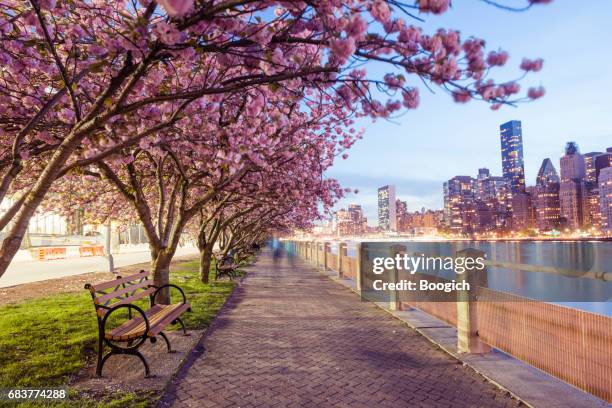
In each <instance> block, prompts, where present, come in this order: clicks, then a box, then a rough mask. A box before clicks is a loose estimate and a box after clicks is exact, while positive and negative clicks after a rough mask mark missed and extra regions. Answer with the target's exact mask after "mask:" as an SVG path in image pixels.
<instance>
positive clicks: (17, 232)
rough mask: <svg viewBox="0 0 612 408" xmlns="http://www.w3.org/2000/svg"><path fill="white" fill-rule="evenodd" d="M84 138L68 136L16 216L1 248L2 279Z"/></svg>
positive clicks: (0, 268) (0, 273) (0, 274)
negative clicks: (29, 228) (59, 175)
mask: <svg viewBox="0 0 612 408" xmlns="http://www.w3.org/2000/svg"><path fill="white" fill-rule="evenodd" d="M84 136H85V135H84V134H83V136H74V135H71V136H68V138H67V139H66V140H64V142H63V143H62V144H61V145H60V146H59V147H58V148H57V151H56V152H55V153H54V154H53V156H52V158H51V160H50V162H49V163H48V164H47V166H46V167H45V170H44V171H43V172H42V174H41V175H40V176H39V177H38V180H37V181H36V184H34V187H33V188H32V191H31V192H29V193H28V194H27V196H26V198H25V201H24V203H23V206H22V208H21V211H20V212H19V213H18V214H16V215H15V217H14V219H13V221H14V223H13V227H12V228H11V229H10V231H9V232H8V234H7V237H6V238H5V239H4V241H3V242H2V247H0V277H2V275H4V272H6V270H7V268H8V266H9V265H10V263H11V261H12V260H13V257H14V256H15V254H16V253H17V251H18V250H19V247H20V246H21V240H22V239H23V236H24V234H25V232H26V230H27V229H28V225H29V223H30V219H31V218H32V216H33V215H34V213H35V212H36V209H37V208H38V206H39V205H40V203H41V202H42V201H43V199H44V198H45V196H46V194H47V192H48V191H49V189H50V188H51V184H52V183H53V181H54V180H55V178H56V176H57V174H58V173H59V171H60V170H61V168H62V166H63V165H64V163H66V161H67V160H68V158H69V157H70V155H71V154H72V152H73V151H74V149H75V147H76V145H77V143H79V142H80V140H82V139H83V137H84Z"/></svg>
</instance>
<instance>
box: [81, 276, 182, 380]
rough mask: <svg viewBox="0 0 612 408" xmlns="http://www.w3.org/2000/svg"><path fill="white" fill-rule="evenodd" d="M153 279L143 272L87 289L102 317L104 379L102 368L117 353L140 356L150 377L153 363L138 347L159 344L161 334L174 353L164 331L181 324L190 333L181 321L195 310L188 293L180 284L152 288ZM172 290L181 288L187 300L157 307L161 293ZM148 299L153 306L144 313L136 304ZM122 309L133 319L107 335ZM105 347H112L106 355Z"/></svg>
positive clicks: (98, 371)
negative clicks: (147, 343) (189, 301)
mask: <svg viewBox="0 0 612 408" xmlns="http://www.w3.org/2000/svg"><path fill="white" fill-rule="evenodd" d="M149 276H150V272H146V271H140V272H139V273H137V274H134V275H130V276H126V277H125V278H122V277H117V279H115V280H112V281H108V282H102V283H98V284H96V285H91V284H89V283H88V284H86V285H85V289H88V290H89V292H90V293H91V298H92V299H93V303H94V306H95V308H96V315H97V318H98V364H97V366H96V375H97V376H98V377H101V376H102V368H103V367H104V363H105V362H106V360H108V358H109V357H110V356H112V355H115V354H130V355H133V356H137V357H138V358H140V360H141V361H142V363H143V364H144V367H145V377H150V370H149V364H148V363H147V360H146V359H145V358H144V356H143V355H142V354H141V353H140V352H139V351H138V348H139V347H140V346H142V345H143V344H144V342H145V341H146V340H147V339H149V340H150V341H151V343H155V342H156V341H157V336H158V335H159V336H161V337H162V338H163V339H164V341H165V342H166V346H167V348H168V352H169V353H171V352H172V348H171V347H170V341H169V340H168V337H167V336H166V334H165V333H164V332H163V331H162V330H164V329H165V328H166V327H168V326H169V325H172V324H177V323H178V324H180V325H181V327H182V329H183V334H185V335H186V334H187V331H186V329H185V324H184V323H183V321H182V320H181V318H180V316H181V315H182V314H183V313H185V312H186V311H191V306H190V305H189V303H187V299H186V298H185V292H183V290H182V289H181V288H179V287H178V286H176V285H170V284H168V285H163V286H155V285H152V284H150V283H149V282H150V281H149ZM171 287H172V288H176V289H178V290H179V292H180V293H181V295H182V298H183V299H182V301H181V303H175V304H171V305H160V304H156V303H155V298H156V296H157V294H158V293H159V292H160V290H162V289H165V288H171ZM147 297H148V298H149V305H150V306H149V309H148V310H146V311H144V310H143V309H142V308H140V307H139V306H137V305H135V304H134V302H136V301H138V300H141V299H146V298H147ZM122 309H127V313H128V319H129V320H127V321H125V322H123V323H122V324H120V325H119V326H117V327H115V328H113V329H111V330H109V331H108V332H107V331H106V325H107V322H108V321H109V318H110V316H111V315H113V314H115V313H116V312H117V311H118V310H122ZM132 311H134V312H135V314H136V317H133V318H132ZM124 312H125V310H124ZM117 314H120V313H117ZM124 343H125V344H124ZM104 344H106V345H107V346H108V347H110V351H109V352H108V353H107V354H106V355H103V354H104V353H103V351H104Z"/></svg>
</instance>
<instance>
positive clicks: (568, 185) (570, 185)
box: [559, 142, 588, 229]
mask: <svg viewBox="0 0 612 408" xmlns="http://www.w3.org/2000/svg"><path fill="white" fill-rule="evenodd" d="M560 162H561V186H560V188H559V202H560V205H561V217H562V218H564V219H565V221H566V222H567V226H568V227H569V228H570V229H580V228H582V227H583V226H584V225H585V224H586V223H587V222H588V214H587V193H588V191H587V188H586V185H585V182H584V178H585V176H586V171H585V167H584V156H583V155H582V154H580V150H579V148H578V145H577V144H576V143H575V142H568V143H567V144H566V145H565V155H564V156H563V157H561V161H560Z"/></svg>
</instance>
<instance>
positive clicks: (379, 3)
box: [370, 0, 391, 23]
mask: <svg viewBox="0 0 612 408" xmlns="http://www.w3.org/2000/svg"><path fill="white" fill-rule="evenodd" d="M370 13H371V14H372V17H374V19H375V20H377V21H379V22H381V23H385V22H387V21H388V20H389V18H390V17H391V9H389V6H388V5H387V3H386V2H385V1H383V0H375V1H374V4H372V9H371V10H370Z"/></svg>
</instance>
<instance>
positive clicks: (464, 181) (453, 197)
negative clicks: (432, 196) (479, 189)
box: [444, 176, 476, 234]
mask: <svg viewBox="0 0 612 408" xmlns="http://www.w3.org/2000/svg"><path fill="white" fill-rule="evenodd" d="M475 190H476V180H475V179H473V178H472V177H469V176H456V177H453V178H452V179H450V180H448V181H447V182H445V183H444V222H445V224H446V225H447V226H448V227H449V228H450V230H451V231H452V232H453V233H458V234H460V233H464V232H466V231H467V229H468V224H469V222H468V221H469V220H468V218H470V214H472V213H473V207H474V196H475Z"/></svg>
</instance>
